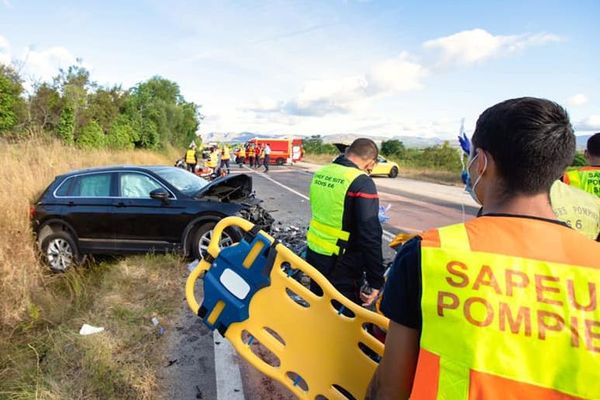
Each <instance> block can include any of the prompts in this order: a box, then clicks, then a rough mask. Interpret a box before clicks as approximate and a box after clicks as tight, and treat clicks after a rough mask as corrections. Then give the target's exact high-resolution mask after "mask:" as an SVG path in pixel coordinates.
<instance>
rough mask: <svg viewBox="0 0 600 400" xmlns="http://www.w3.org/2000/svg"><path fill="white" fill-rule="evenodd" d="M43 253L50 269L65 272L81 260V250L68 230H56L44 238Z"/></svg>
mask: <svg viewBox="0 0 600 400" xmlns="http://www.w3.org/2000/svg"><path fill="white" fill-rule="evenodd" d="M40 247H41V250H42V255H43V257H44V260H45V262H46V263H47V264H48V266H49V267H50V269H51V270H52V271H55V272H65V271H66V270H68V269H69V268H71V267H74V266H75V265H77V264H78V263H79V262H80V258H79V250H78V249H77V245H76V244H75V240H74V239H73V236H71V235H70V234H69V233H67V232H54V233H51V234H49V235H48V236H46V237H45V238H44V240H42V243H41V245H40Z"/></svg>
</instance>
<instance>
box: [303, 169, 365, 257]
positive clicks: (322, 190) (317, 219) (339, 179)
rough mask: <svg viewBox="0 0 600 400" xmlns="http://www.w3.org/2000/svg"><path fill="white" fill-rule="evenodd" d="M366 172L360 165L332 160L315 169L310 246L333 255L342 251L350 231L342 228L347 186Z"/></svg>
mask: <svg viewBox="0 0 600 400" xmlns="http://www.w3.org/2000/svg"><path fill="white" fill-rule="evenodd" d="M363 174H364V172H362V171H361V170H359V169H357V168H352V167H345V166H343V165H339V164H329V165H327V166H325V167H323V168H321V169H319V170H318V171H317V172H315V174H314V176H313V179H312V182H311V184H310V209H311V212H312V219H311V220H310V226H309V228H308V233H307V234H306V239H307V244H308V248H309V249H311V250H312V251H314V252H315V253H318V254H322V255H326V256H331V255H334V254H335V255H339V254H341V253H343V251H342V249H343V246H344V245H345V244H346V242H348V239H349V237H350V233H349V232H346V231H344V230H342V224H343V217H344V203H345V201H346V193H347V192H348V188H349V187H350V185H351V184H352V182H354V180H355V179H356V178H358V177H359V176H360V175H363Z"/></svg>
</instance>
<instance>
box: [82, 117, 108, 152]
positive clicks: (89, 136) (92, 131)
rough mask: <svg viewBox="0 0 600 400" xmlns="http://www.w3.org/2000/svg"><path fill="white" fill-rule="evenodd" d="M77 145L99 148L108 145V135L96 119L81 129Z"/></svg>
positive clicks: (86, 147) (85, 147)
mask: <svg viewBox="0 0 600 400" xmlns="http://www.w3.org/2000/svg"><path fill="white" fill-rule="evenodd" d="M77 145H78V146H79V147H81V148H84V149H99V148H102V147H104V146H105V145H106V137H105V135H104V132H103V131H102V128H101V127H100V125H98V123H97V122H96V121H92V122H90V123H89V124H87V125H85V126H84V127H83V128H82V129H81V133H80V134H79V136H78V137H77Z"/></svg>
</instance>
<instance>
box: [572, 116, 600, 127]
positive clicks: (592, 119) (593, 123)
mask: <svg viewBox="0 0 600 400" xmlns="http://www.w3.org/2000/svg"><path fill="white" fill-rule="evenodd" d="M574 128H575V130H576V131H600V115H590V116H589V117H587V118H584V119H582V120H580V121H578V122H577V123H575V126H574Z"/></svg>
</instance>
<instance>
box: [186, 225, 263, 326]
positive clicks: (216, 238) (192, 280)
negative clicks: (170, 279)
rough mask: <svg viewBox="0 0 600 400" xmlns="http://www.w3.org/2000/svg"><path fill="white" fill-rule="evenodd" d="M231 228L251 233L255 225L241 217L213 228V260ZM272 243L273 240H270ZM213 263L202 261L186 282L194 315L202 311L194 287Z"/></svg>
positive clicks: (211, 252)
mask: <svg viewBox="0 0 600 400" xmlns="http://www.w3.org/2000/svg"><path fill="white" fill-rule="evenodd" d="M230 226H237V227H238V228H240V229H241V230H242V231H244V232H249V231H250V230H251V229H252V228H253V227H254V224H253V223H252V222H250V221H246V220H245V219H243V218H240V217H227V218H223V219H222V220H221V221H219V223H218V224H217V225H216V226H215V227H214V228H213V235H212V239H211V241H210V244H209V245H208V250H207V252H208V254H209V255H210V257H208V258H211V257H212V259H216V258H217V257H218V256H219V252H220V251H221V249H220V248H219V243H220V242H221V235H222V234H223V230H225V229H226V228H228V227H230ZM270 240H271V241H272V239H270ZM210 266H211V263H210V262H209V261H207V260H206V259H202V260H201V261H200V262H199V263H198V265H197V266H196V268H194V270H193V271H192V272H191V273H190V276H188V278H187V281H186V282H185V298H186V300H187V303H188V306H189V307H190V309H191V310H192V311H193V312H194V314H198V310H199V309H200V305H199V303H198V301H197V300H196V295H195V293H194V287H195V286H196V281H197V280H198V279H200V278H202V277H204V274H205V273H206V271H208V270H209V269H210Z"/></svg>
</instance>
